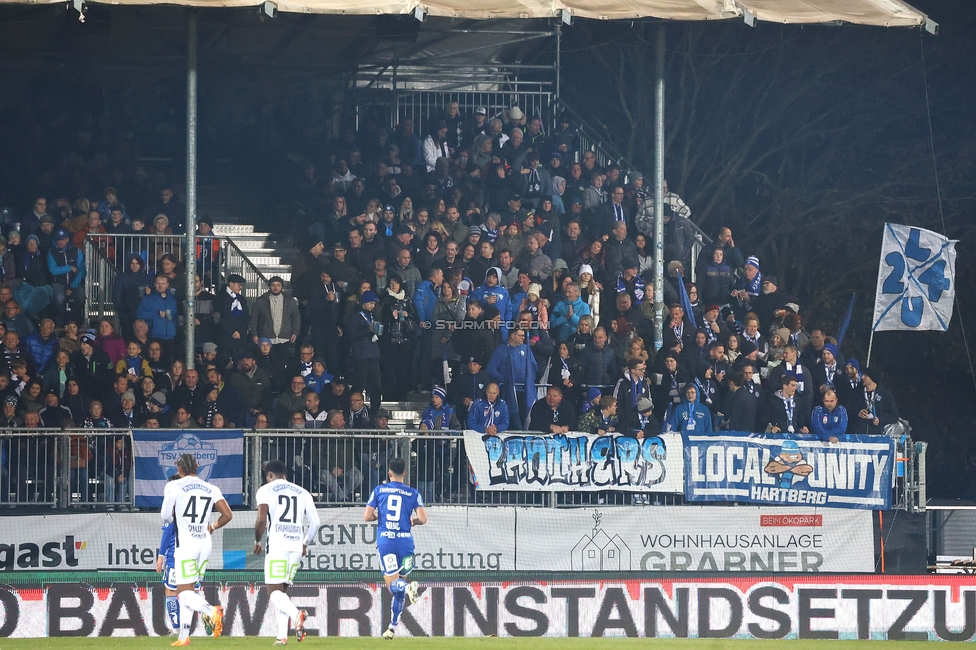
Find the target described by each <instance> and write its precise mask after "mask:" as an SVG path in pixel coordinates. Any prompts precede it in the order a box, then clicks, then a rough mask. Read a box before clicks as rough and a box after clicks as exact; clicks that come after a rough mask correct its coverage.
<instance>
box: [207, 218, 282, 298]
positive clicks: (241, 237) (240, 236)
mask: <svg viewBox="0 0 976 650" xmlns="http://www.w3.org/2000/svg"><path fill="white" fill-rule="evenodd" d="M214 234H215V235H217V236H219V237H225V238H227V239H228V240H230V241H231V242H233V243H234V245H236V246H237V247H238V248H239V249H241V252H242V253H244V255H245V256H246V257H247V258H248V259H249V260H250V261H251V263H252V264H254V266H255V267H257V269H258V270H259V271H260V272H261V273H262V275H264V277H266V278H270V277H272V276H275V275H278V276H281V278H282V279H283V280H284V281H285V288H288V287H289V286H290V285H291V268H292V264H294V262H295V258H296V257H298V251H297V250H295V248H293V247H292V244H291V242H290V241H288V238H287V237H284V236H280V235H276V234H274V233H270V232H257V231H255V229H254V226H252V225H249V224H235V223H215V224H214Z"/></svg>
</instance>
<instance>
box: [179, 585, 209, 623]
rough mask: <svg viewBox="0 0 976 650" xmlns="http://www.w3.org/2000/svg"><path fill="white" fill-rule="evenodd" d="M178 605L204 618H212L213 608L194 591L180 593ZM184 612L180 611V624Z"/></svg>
mask: <svg viewBox="0 0 976 650" xmlns="http://www.w3.org/2000/svg"><path fill="white" fill-rule="evenodd" d="M180 605H182V606H185V607H188V608H190V609H192V610H193V611H194V612H200V613H201V614H203V615H204V616H213V611H214V608H213V606H212V605H211V604H210V603H208V602H207V599H206V598H204V597H203V596H201V595H200V594H198V593H197V592H195V591H181V592H180ZM183 615H184V612H183V611H180V622H181V623H182V622H183Z"/></svg>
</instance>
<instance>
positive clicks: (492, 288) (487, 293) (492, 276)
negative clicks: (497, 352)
mask: <svg viewBox="0 0 976 650" xmlns="http://www.w3.org/2000/svg"><path fill="white" fill-rule="evenodd" d="M501 278H502V270H501V269H500V268H498V267H497V266H493V267H491V268H490V269H488V270H487V271H486V272H485V283H484V284H483V285H481V286H480V287H478V288H477V289H475V290H474V291H472V292H471V297H472V298H476V299H477V300H478V302H480V303H481V305H482V306H483V307H487V306H488V305H494V306H495V307H496V308H497V309H498V312H499V313H500V314H501V315H502V323H503V325H502V327H501V331H502V338H503V339H507V338H508V328H507V327H505V326H504V322H505V321H508V320H514V317H513V314H512V300H511V296H510V295H509V294H508V289H506V288H505V287H503V286H502V285H501V284H499V282H501ZM514 316H517V314H515V315H514Z"/></svg>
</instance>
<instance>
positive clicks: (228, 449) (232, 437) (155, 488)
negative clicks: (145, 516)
mask: <svg viewBox="0 0 976 650" xmlns="http://www.w3.org/2000/svg"><path fill="white" fill-rule="evenodd" d="M132 441H133V447H134V448H133V455H134V457H135V466H136V506H138V507H140V508H158V507H160V506H161V505H163V489H164V488H165V487H166V482H167V481H168V480H169V478H170V477H171V476H173V475H175V474H176V459H178V458H179V457H180V456H182V455H183V454H193V456H194V458H196V459H197V466H198V468H199V469H198V471H197V476H199V477H200V478H201V479H203V480H204V481H207V482H208V483H213V484H214V485H216V486H217V487H218V488H220V491H221V492H223V493H224V498H225V499H227V504H228V505H232V506H238V505H241V504H242V503H243V502H244V494H243V492H244V478H243V477H244V432H243V431H242V430H240V429H186V430H184V431H174V430H172V429H170V430H166V429H133V431H132Z"/></svg>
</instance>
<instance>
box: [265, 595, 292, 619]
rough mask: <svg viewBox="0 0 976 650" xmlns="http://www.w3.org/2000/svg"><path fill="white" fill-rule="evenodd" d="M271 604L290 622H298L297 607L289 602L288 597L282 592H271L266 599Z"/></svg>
mask: <svg viewBox="0 0 976 650" xmlns="http://www.w3.org/2000/svg"><path fill="white" fill-rule="evenodd" d="M268 600H270V601H271V604H272V605H274V606H275V607H276V608H277V609H278V611H279V612H281V613H282V614H284V615H285V616H287V617H288V618H290V619H291V620H293V621H295V622H297V621H298V607H296V606H295V603H293V602H291V598H289V597H288V594H286V593H285V592H283V591H272V592H271V595H270V596H269V597H268Z"/></svg>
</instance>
